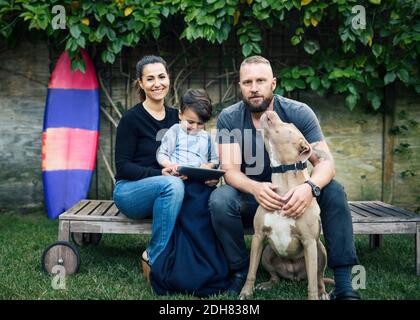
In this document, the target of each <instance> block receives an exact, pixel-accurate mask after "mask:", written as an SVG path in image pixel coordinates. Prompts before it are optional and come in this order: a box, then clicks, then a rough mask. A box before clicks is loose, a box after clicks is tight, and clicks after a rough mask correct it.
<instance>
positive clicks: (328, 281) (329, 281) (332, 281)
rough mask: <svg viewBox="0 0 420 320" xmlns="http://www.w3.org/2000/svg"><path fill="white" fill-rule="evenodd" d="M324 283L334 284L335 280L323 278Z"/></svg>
mask: <svg viewBox="0 0 420 320" xmlns="http://www.w3.org/2000/svg"><path fill="white" fill-rule="evenodd" d="M324 283H325V284H329V285H332V286H335V281H334V280H333V279H331V278H324Z"/></svg>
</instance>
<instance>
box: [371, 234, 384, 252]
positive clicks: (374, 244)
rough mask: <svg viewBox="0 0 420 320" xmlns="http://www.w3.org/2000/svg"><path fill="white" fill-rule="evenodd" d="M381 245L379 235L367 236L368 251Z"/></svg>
mask: <svg viewBox="0 0 420 320" xmlns="http://www.w3.org/2000/svg"><path fill="white" fill-rule="evenodd" d="M381 244H382V236H381V235H380V234H370V235H369V248H370V249H376V248H379V247H380V246H381Z"/></svg>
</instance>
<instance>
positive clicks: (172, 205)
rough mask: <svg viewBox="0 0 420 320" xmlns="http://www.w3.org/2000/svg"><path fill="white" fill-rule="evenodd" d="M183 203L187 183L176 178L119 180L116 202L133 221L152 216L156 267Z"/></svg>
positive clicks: (150, 253) (151, 252) (151, 258)
mask: <svg viewBox="0 0 420 320" xmlns="http://www.w3.org/2000/svg"><path fill="white" fill-rule="evenodd" d="M183 200H184V183H183V182H182V180H181V179H179V178H177V177H169V176H155V177H149V178H145V179H141V180H137V181H128V180H119V181H117V183H116V184H115V189H114V202H115V205H116V206H117V207H118V209H120V210H121V212H122V213H124V214H125V215H126V216H127V217H129V218H131V219H144V218H147V217H150V216H152V217H153V220H152V238H151V240H150V243H149V247H148V248H147V253H148V256H149V263H150V264H153V262H154V261H155V259H156V258H157V257H158V256H159V254H160V253H161V252H162V250H163V249H164V248H165V247H166V245H167V244H168V241H169V238H170V237H171V235H172V231H173V230H174V226H175V222H176V219H177V217H178V214H179V211H180V210H181V205H182V201H183Z"/></svg>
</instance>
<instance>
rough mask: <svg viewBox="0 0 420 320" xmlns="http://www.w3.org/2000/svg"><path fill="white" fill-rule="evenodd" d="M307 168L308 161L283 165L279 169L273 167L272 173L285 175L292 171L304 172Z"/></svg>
mask: <svg viewBox="0 0 420 320" xmlns="http://www.w3.org/2000/svg"><path fill="white" fill-rule="evenodd" d="M305 168H306V161H305V162H302V161H299V162H297V163H293V164H282V165H279V166H277V167H271V172H272V173H285V172H287V171H290V170H303V169H305Z"/></svg>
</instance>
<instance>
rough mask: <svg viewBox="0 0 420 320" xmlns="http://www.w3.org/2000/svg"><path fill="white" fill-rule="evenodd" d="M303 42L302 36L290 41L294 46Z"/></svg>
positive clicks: (294, 37)
mask: <svg viewBox="0 0 420 320" xmlns="http://www.w3.org/2000/svg"><path fill="white" fill-rule="evenodd" d="M301 41H302V37H301V36H293V37H292V39H290V42H291V43H292V45H294V46H295V45H297V44H298V43H299V42H301Z"/></svg>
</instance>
